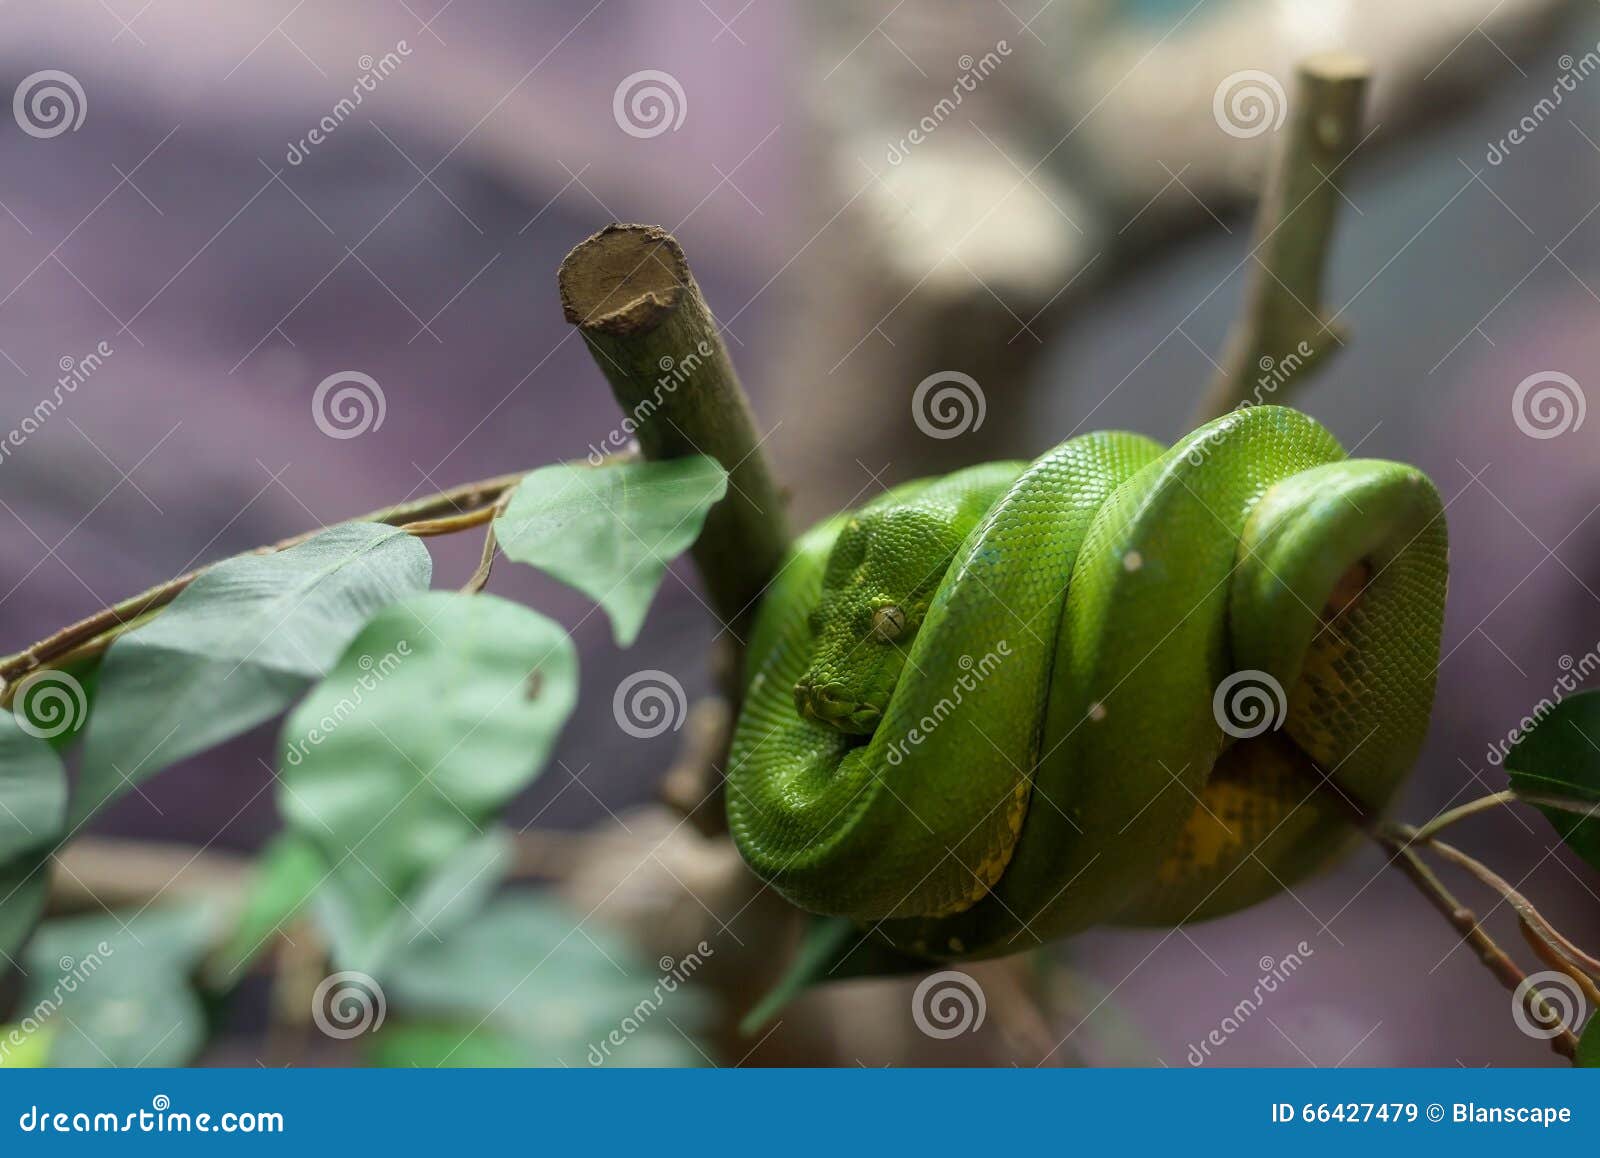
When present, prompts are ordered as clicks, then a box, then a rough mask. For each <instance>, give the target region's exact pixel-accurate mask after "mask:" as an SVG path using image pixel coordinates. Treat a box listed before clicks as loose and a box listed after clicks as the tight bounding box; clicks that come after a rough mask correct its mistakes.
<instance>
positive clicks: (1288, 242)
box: [1195, 53, 1370, 425]
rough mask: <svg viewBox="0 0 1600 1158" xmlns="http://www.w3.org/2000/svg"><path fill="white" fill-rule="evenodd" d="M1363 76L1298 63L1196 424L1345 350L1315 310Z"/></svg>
mask: <svg viewBox="0 0 1600 1158" xmlns="http://www.w3.org/2000/svg"><path fill="white" fill-rule="evenodd" d="M1369 73H1370V70H1369V68H1368V66H1367V64H1366V62H1365V61H1363V60H1361V59H1360V58H1359V57H1354V56H1350V55H1347V54H1344V53H1327V54H1324V55H1320V56H1313V57H1311V58H1309V59H1307V60H1305V61H1302V62H1301V64H1300V67H1299V70H1298V73H1297V76H1296V89H1295V95H1294V100H1293V103H1292V105H1291V112H1290V121H1289V124H1288V126H1287V127H1286V128H1285V130H1284V134H1283V140H1282V142H1281V145H1280V151H1279V153H1278V155H1277V157H1276V159H1275V161H1274V164H1273V167H1272V170H1271V173H1270V175H1269V177H1268V179H1267V188H1266V192H1265V194H1264V196H1263V198H1262V203H1261V209H1260V212H1259V214H1258V216H1257V220H1256V239H1255V243H1254V247H1253V249H1252V250H1251V257H1252V258H1253V259H1254V261H1255V263H1256V265H1257V267H1258V268H1257V269H1256V271H1255V277H1254V279H1253V281H1252V282H1251V288H1250V290H1249V298H1248V300H1247V302H1246V305H1245V309H1244V312H1243V313H1242V314H1241V315H1240V316H1239V320H1238V321H1237V322H1236V323H1235V324H1234V328H1233V331H1232V333H1231V334H1230V335H1229V337H1228V343H1227V346H1226V348H1225V349H1224V352H1223V355H1222V365H1221V368H1220V369H1219V370H1218V372H1217V374H1216V376H1215V377H1214V378H1213V379H1212V382H1211V385H1210V386H1209V387H1208V388H1207V390H1206V394H1205V398H1204V400H1203V401H1202V402H1201V404H1200V407H1199V409H1198V411H1197V413H1196V415H1195V421H1196V424H1197V425H1198V424H1199V423H1201V422H1205V421H1208V420H1210V419H1212V418H1217V417H1219V416H1221V415H1223V414H1226V413H1227V412H1228V411H1230V410H1232V409H1234V408H1235V407H1237V406H1239V405H1240V404H1241V403H1245V402H1261V401H1264V400H1265V399H1264V398H1263V397H1262V395H1263V394H1264V393H1267V392H1268V391H1269V389H1270V391H1271V392H1276V391H1278V390H1280V389H1282V388H1283V387H1284V386H1286V385H1287V384H1288V383H1289V381H1290V380H1291V379H1293V378H1298V377H1301V376H1304V375H1305V374H1307V373H1309V372H1310V371H1311V370H1313V369H1314V368H1315V367H1316V366H1317V365H1318V364H1319V363H1321V362H1322V360H1323V359H1324V358H1325V357H1326V356H1327V355H1328V354H1330V353H1331V352H1333V351H1334V350H1336V349H1337V348H1338V347H1339V346H1340V345H1342V344H1343V340H1344V333H1343V330H1342V328H1341V327H1340V326H1339V325H1338V324H1337V323H1336V322H1335V321H1334V320H1333V319H1331V318H1329V317H1327V316H1326V315H1325V314H1324V311H1323V308H1322V280H1323V270H1324V267H1325V266H1326V264H1327V257H1328V249H1329V246H1330V245H1331V243H1332V240H1333V225H1334V219H1335V217H1336V216H1337V214H1338V209H1339V202H1340V200H1341V198H1342V197H1343V196H1344V194H1343V193H1342V192H1341V190H1340V176H1339V169H1340V167H1341V166H1342V165H1343V164H1344V162H1345V160H1346V159H1347V158H1348V157H1349V156H1350V153H1351V152H1352V151H1353V150H1354V149H1355V147H1356V146H1357V145H1358V144H1359V143H1360V140H1361V114H1362V106H1363V104H1364V102H1365V98H1366V91H1367V80H1368V77H1369Z"/></svg>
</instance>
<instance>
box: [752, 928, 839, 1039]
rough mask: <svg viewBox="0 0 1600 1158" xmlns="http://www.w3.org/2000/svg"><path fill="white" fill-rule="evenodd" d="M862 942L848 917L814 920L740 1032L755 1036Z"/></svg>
mask: <svg viewBox="0 0 1600 1158" xmlns="http://www.w3.org/2000/svg"><path fill="white" fill-rule="evenodd" d="M859 939H860V932H859V930H857V928H856V925H855V922H853V921H851V920H850V918H848V917H812V918H811V920H810V922H809V923H808V924H807V925H806V931H805V934H804V935H803V937H802V939H801V941H800V948H799V949H797V950H796V951H795V955H794V960H793V961H792V962H790V964H789V968H788V969H786V970H785V971H784V974H783V976H782V977H780V978H778V981H777V983H776V984H775V985H773V987H772V988H771V989H769V990H768V991H767V992H766V994H765V995H764V996H763V997H762V998H761V1000H760V1001H758V1002H756V1004H755V1006H754V1007H753V1008H752V1009H751V1010H750V1012H749V1013H747V1014H745V1015H744V1020H743V1021H741V1022H740V1023H739V1032H740V1033H742V1034H745V1035H746V1036H748V1035H750V1034H753V1033H756V1032H757V1031H759V1030H761V1029H762V1028H764V1027H765V1026H766V1024H767V1022H769V1021H771V1020H772V1019H773V1018H774V1017H777V1016H778V1014H779V1013H781V1012H782V1011H783V1008H784V1006H786V1005H788V1004H789V1002H791V1001H793V1000H794V999H795V998H796V997H799V996H800V994H801V992H803V991H804V990H805V989H807V988H808V987H810V986H811V985H814V984H816V983H818V982H820V981H824V980H826V979H827V977H828V972H829V970H830V969H832V968H833V967H834V966H836V965H837V964H839V961H840V959H841V958H842V957H843V956H844V954H845V953H846V951H847V950H848V948H849V946H850V945H851V943H852V942H854V941H856V940H859Z"/></svg>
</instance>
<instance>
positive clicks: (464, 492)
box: [0, 471, 525, 705]
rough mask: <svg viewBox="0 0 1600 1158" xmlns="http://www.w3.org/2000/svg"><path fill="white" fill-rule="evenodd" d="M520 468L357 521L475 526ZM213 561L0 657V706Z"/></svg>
mask: <svg viewBox="0 0 1600 1158" xmlns="http://www.w3.org/2000/svg"><path fill="white" fill-rule="evenodd" d="M524 473H525V472H522V471H519V472H517V473H516V474H506V475H500V476H498V477H497V478H488V479H479V480H478V481H477V482H470V483H464V484H463V485H461V486H458V487H452V488H450V489H449V490H446V491H440V492H439V493H438V494H433V495H427V496H424V497H423V498H420V499H413V500H410V501H408V502H404V503H397V504H396V505H394V506H390V507H385V508H383V509H381V510H377V511H372V512H370V513H368V514H365V515H362V516H360V517H359V519H358V520H357V521H359V522H369V523H387V524H389V525H391V526H400V527H403V528H404V529H405V530H407V531H409V532H411V533H412V534H415V535H421V536H431V535H443V534H450V533H453V532H455V531H462V530H466V529H468V528H470V527H475V526H480V525H481V524H482V523H484V522H487V521H488V520H490V519H492V518H493V517H494V512H495V504H496V503H498V502H499V501H500V499H501V498H502V497H503V496H504V495H505V494H506V493H507V492H509V491H510V490H511V488H513V487H515V486H516V485H517V483H519V482H521V481H522V477H523V474H524ZM320 533H321V529H320V528H319V529H318V530H315V531H305V532H302V533H301V534H298V535H294V536H292V537H290V538H287V539H283V540H280V541H279V542H277V543H273V544H271V545H269V546H266V547H257V548H256V549H255V550H254V551H249V552H246V554H253V555H270V554H273V553H274V552H277V551H283V550H287V549H288V548H290V547H293V546H297V545H298V544H300V543H304V542H305V541H306V540H307V539H311V538H314V537H315V536H316V535H318V534H320ZM212 566H215V564H209V563H208V564H207V565H206V566H204V567H196V568H195V569H194V570H192V571H188V572H185V573H184V574H182V575H179V576H177V577H176V578H173V579H169V580H167V581H166V582H165V583H159V584H157V585H156V586H154V587H152V588H150V589H149V590H148V591H142V592H140V593H139V594H138V595H133V596H130V597H128V598H127V599H124V600H122V601H121V602H120V603H113V604H112V605H111V606H110V607H107V608H104V609H102V610H100V611H97V612H95V613H94V614H93V615H90V616H88V617H87V618H85V619H80V620H79V621H78V622H77V623H74V624H71V625H70V626H68V627H63V628H62V629H61V630H60V631H58V632H56V633H55V634H53V635H51V636H49V637H47V638H45V639H42V640H40V641H39V642H38V643H35V644H33V645H32V646H30V647H26V648H24V649H23V650H21V651H19V652H17V653H16V654H15V655H8V656H6V657H5V658H3V659H0V689H3V690H0V705H4V704H5V703H6V702H8V701H9V700H10V696H11V692H12V689H13V688H14V687H15V685H16V682H17V681H18V680H19V679H21V678H22V677H23V676H26V675H28V674H29V673H31V672H33V671H36V670H37V669H39V668H42V667H49V666H55V665H59V664H61V663H65V662H69V661H72V660H78V659H84V658H88V657H89V656H92V655H95V654H98V653H99V652H101V651H104V650H105V647H106V646H107V645H108V644H109V643H110V641H111V640H112V639H114V638H115V637H116V636H117V635H118V634H120V633H121V632H122V631H125V630H127V629H128V628H129V627H131V626H133V625H134V624H135V622H136V621H139V620H141V619H142V618H143V617H144V616H147V615H149V614H150V613H151V612H154V611H157V610H159V609H161V608H163V607H165V606H166V605H167V604H169V603H171V602H172V601H173V600H174V599H176V598H177V597H178V596H179V595H180V594H182V593H183V590H184V589H185V588H186V587H188V586H189V584H191V583H193V582H194V581H195V580H196V579H198V578H199V577H200V576H201V575H203V574H204V573H205V572H206V571H207V570H208V569H209V568H210V567H212Z"/></svg>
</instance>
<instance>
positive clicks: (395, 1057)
mask: <svg viewBox="0 0 1600 1158" xmlns="http://www.w3.org/2000/svg"><path fill="white" fill-rule="evenodd" d="M366 1054H367V1060H368V1061H370V1062H371V1063H372V1064H373V1065H375V1066H383V1067H386V1068H390V1069H409V1068H411V1067H413V1066H415V1067H417V1068H427V1069H438V1068H440V1067H444V1066H448V1067H450V1068H451V1069H516V1068H521V1067H524V1066H527V1065H530V1064H533V1063H531V1062H530V1061H529V1060H528V1057H529V1055H528V1052H527V1051H526V1050H525V1049H523V1047H522V1045H521V1044H520V1043H519V1042H518V1041H517V1040H516V1038H514V1037H508V1036H507V1035H505V1034H503V1033H497V1032H495V1031H494V1030H488V1029H480V1028H477V1027H475V1026H473V1025H472V1024H471V1023H470V1022H461V1023H454V1024H452V1023H443V1024H432V1023H423V1022H410V1023H403V1024H398V1025H397V1024H394V1023H392V1022H391V1023H390V1024H388V1025H386V1026H385V1027H384V1029H383V1032H382V1033H376V1034H374V1035H373V1037H372V1041H371V1043H370V1044H369V1045H368V1047H367V1050H366Z"/></svg>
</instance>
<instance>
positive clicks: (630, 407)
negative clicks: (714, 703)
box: [557, 225, 789, 641]
mask: <svg viewBox="0 0 1600 1158" xmlns="http://www.w3.org/2000/svg"><path fill="white" fill-rule="evenodd" d="M557 280H558V283H559V286H560V290H561V308H562V311H563V313H564V314H565V315H566V319H567V321H569V322H571V323H572V324H573V325H575V326H577V327H578V332H579V333H580V334H582V335H583V340H584V342H585V343H586V344H587V345H588V347H589V351H590V353H591V354H593V355H594V359H595V361H596V362H597V363H598V364H599V366H600V370H601V372H602V373H603V374H604V375H605V377H606V381H608V382H609V383H610V384H611V390H612V393H613V394H615V395H616V399H617V404H618V405H619V406H621V407H622V411H623V414H624V415H625V416H626V419H627V424H628V426H630V427H632V431H633V435H634V437H636V438H637V439H638V442H639V448H640V450H641V451H642V452H643V453H644V456H645V457H646V458H649V459H668V458H681V457H682V456H684V455H689V454H706V455H710V456H711V457H712V458H714V459H716V460H717V461H718V462H720V463H721V464H722V465H723V467H724V468H726V469H727V471H728V496H727V498H725V499H724V500H723V501H721V502H719V503H718V504H717V505H716V506H714V507H712V508H711V513H710V515H709V516H708V517H707V519H706V525H705V531H704V533H702V534H701V536H700V538H699V541H698V542H696V543H695V545H694V550H693V554H694V560H695V563H696V564H697V566H698V567H699V569H700V574H701V576H702V578H703V579H704V581H705V586H706V591H707V593H708V594H709V595H710V597H711V604H712V607H713V609H714V610H715V611H716V613H717V615H718V617H720V618H721V619H722V621H723V622H724V623H725V624H726V625H728V627H729V629H730V630H731V631H732V632H733V633H734V634H735V636H736V637H737V638H738V639H739V640H741V641H742V640H743V639H745V638H747V635H748V631H747V629H748V626H749V623H750V620H751V617H752V616H753V615H754V613H755V606H756V603H757V601H758V600H759V599H760V596H761V592H762V591H763V590H764V589H765V587H766V585H767V583H768V582H769V581H770V580H771V579H772V576H773V575H774V574H776V573H777V570H778V567H779V565H780V562H781V560H782V558H783V554H784V551H785V550H786V549H787V547H788V545H789V529H788V518H787V516H786V514H785V511H784V502H783V496H782V495H781V493H780V492H779V490H778V485H777V483H776V482H775V481H774V478H773V475H772V472H771V470H770V469H768V466H767V461H766V457H765V456H764V455H763V454H762V452H761V439H760V437H759V436H758V435H757V433H756V426H755V421H754V419H753V418H752V417H751V413H750V404H749V402H748V400H747V399H746V397H745V393H744V389H743V388H742V387H741V386H740V385H739V377H738V375H737V374H736V373H735V371H734V368H733V362H732V361H731V360H730V359H729V357H728V351H727V347H726V346H724V345H723V342H722V338H721V335H720V334H719V333H718V331H717V324H716V319H715V318H714V317H712V314H711V310H710V308H709V307H708V306H707V305H706V302H705V298H704V296H702V294H701V292H700V287H699V286H698V285H697V284H695V280H694V275H693V274H692V273H690V271H689V263H688V261H687V259H686V258H685V257H684V254H683V247H682V246H680V245H679V244H678V243H677V241H676V240H675V239H674V238H673V237H672V235H671V234H669V233H667V232H666V231H665V230H662V229H659V228H656V227H654V226H647V225H610V226H607V227H606V228H605V229H603V230H601V231H600V232H599V233H596V234H595V235H594V236H593V237H590V238H589V239H588V240H586V241H584V242H582V243H581V244H579V245H578V246H577V247H576V248H575V249H573V251H572V252H571V253H569V254H568V255H567V257H566V260H565V261H563V262H562V263H561V269H560V271H559V273H558V275H557Z"/></svg>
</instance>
